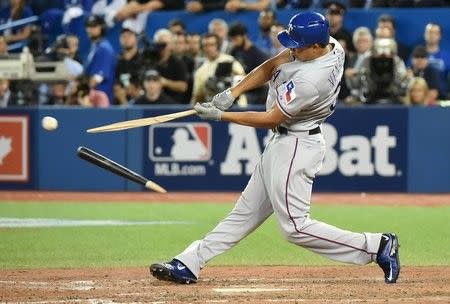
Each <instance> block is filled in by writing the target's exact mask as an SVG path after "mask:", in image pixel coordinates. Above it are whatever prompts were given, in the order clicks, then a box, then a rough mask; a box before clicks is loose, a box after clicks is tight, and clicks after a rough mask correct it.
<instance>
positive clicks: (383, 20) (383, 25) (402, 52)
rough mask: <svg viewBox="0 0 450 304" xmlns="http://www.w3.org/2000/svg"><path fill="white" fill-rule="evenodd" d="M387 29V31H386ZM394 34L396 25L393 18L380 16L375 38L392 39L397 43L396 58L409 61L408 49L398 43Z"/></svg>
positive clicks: (385, 15)
mask: <svg viewBox="0 0 450 304" xmlns="http://www.w3.org/2000/svg"><path fill="white" fill-rule="evenodd" d="M385 29H388V30H389V31H386V30H385ZM395 33H396V24H395V20H394V17H392V16H391V15H387V14H384V15H381V16H380V17H378V24H377V28H376V30H375V37H376V38H391V39H394V40H395V42H396V43H397V50H398V56H400V58H402V59H403V61H407V60H408V59H409V54H410V50H409V48H408V47H406V46H405V45H403V44H402V43H401V42H399V41H398V40H397V38H396V36H395Z"/></svg>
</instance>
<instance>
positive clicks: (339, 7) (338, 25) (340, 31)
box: [324, 1, 354, 51]
mask: <svg viewBox="0 0 450 304" xmlns="http://www.w3.org/2000/svg"><path fill="white" fill-rule="evenodd" d="M324 7H325V8H326V17H327V19H328V22H329V23H330V35H331V36H332V37H333V38H335V39H336V40H338V41H340V40H344V41H345V45H343V46H346V49H347V50H350V51H353V49H354V48H353V44H352V35H351V34H350V32H349V31H347V30H346V29H345V28H344V15H345V10H346V7H345V5H344V4H343V3H342V2H340V1H326V2H325V4H324Z"/></svg>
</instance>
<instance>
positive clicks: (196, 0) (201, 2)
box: [185, 0, 225, 13]
mask: <svg viewBox="0 0 450 304" xmlns="http://www.w3.org/2000/svg"><path fill="white" fill-rule="evenodd" d="M185 8H186V10H187V11H188V12H190V13H201V12H205V11H214V10H223V9H225V0H186V7H185Z"/></svg>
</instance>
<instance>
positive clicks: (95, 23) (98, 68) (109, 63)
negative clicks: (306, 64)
mask: <svg viewBox="0 0 450 304" xmlns="http://www.w3.org/2000/svg"><path fill="white" fill-rule="evenodd" d="M105 27H106V26H105V22H104V20H103V18H102V17H100V16H97V15H92V16H90V17H89V18H88V19H87V21H86V30H87V34H88V36H89V38H90V39H91V41H92V44H91V49H90V51H89V54H88V57H87V59H86V61H85V63H84V73H85V75H86V76H88V77H89V87H90V88H91V89H96V90H100V91H103V92H105V93H106V95H107V96H108V98H109V101H110V102H111V101H112V100H113V99H112V96H113V84H114V76H115V70H116V60H117V58H116V54H115V52H114V50H113V48H112V46H111V44H110V43H109V41H108V40H106V39H105V38H104V35H105Z"/></svg>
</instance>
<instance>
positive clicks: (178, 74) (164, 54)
mask: <svg viewBox="0 0 450 304" xmlns="http://www.w3.org/2000/svg"><path fill="white" fill-rule="evenodd" d="M174 40H175V38H174V35H173V34H172V33H171V32H170V31H169V30H168V29H159V30H158V31H156V33H155V34H154V36H153V41H154V42H155V43H157V44H159V45H160V46H161V47H162V49H161V50H159V52H158V54H157V56H158V58H155V59H156V60H155V62H156V65H155V66H154V68H155V69H156V70H158V72H159V74H160V75H161V83H162V85H163V88H164V93H166V94H167V95H169V96H170V97H171V98H172V99H173V100H175V101H176V102H178V103H189V100H184V96H185V94H186V92H187V90H188V75H187V73H188V72H187V67H186V65H185V64H184V62H183V61H182V60H181V59H179V58H177V56H175V55H174V54H173V44H174Z"/></svg>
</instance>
